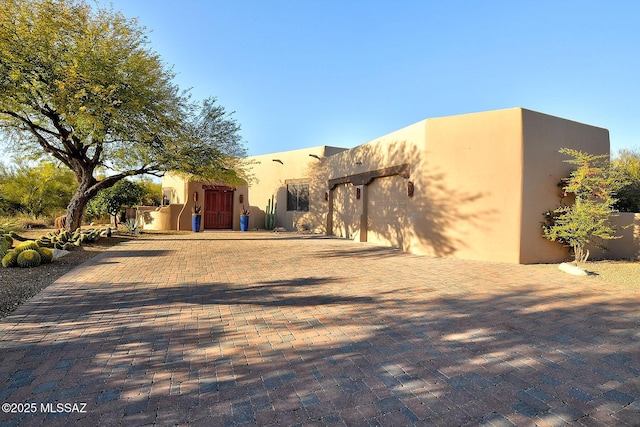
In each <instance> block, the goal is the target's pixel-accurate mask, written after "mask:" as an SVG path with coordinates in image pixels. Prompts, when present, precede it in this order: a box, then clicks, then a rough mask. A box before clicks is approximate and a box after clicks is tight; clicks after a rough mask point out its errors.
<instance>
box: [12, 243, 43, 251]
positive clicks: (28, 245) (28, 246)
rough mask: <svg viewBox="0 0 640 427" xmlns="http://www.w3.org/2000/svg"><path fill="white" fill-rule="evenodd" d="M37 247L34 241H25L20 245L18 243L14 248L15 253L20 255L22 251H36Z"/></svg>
mask: <svg viewBox="0 0 640 427" xmlns="http://www.w3.org/2000/svg"><path fill="white" fill-rule="evenodd" d="M38 248H39V246H38V244H37V243H36V242H35V240H25V241H24V242H22V243H19V244H18V245H17V246H16V247H15V249H14V250H15V251H16V252H17V253H20V252H22V251H26V250H28V249H33V250H36V251H37V250H38Z"/></svg>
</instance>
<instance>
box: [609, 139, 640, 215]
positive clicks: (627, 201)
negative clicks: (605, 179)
mask: <svg viewBox="0 0 640 427" xmlns="http://www.w3.org/2000/svg"><path fill="white" fill-rule="evenodd" d="M612 164H613V167H614V169H616V170H617V171H618V173H619V174H621V175H622V176H623V177H624V180H625V181H626V184H625V185H624V186H623V187H622V188H620V190H618V194H617V198H618V201H617V203H616V208H617V209H618V210H619V211H620V212H640V151H639V150H638V149H634V150H620V151H619V152H618V155H617V156H616V157H615V158H614V159H613V161H612Z"/></svg>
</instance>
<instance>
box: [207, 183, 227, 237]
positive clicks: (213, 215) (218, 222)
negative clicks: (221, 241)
mask: <svg viewBox="0 0 640 427" xmlns="http://www.w3.org/2000/svg"><path fill="white" fill-rule="evenodd" d="M232 227H233V191H232V190H206V191H205V192H204V228H205V229H209V230H224V229H231V228H232Z"/></svg>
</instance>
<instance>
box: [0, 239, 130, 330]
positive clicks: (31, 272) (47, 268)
mask: <svg viewBox="0 0 640 427" xmlns="http://www.w3.org/2000/svg"><path fill="white" fill-rule="evenodd" d="M48 231H50V230H46V229H45V230H37V231H35V230H34V231H24V232H18V234H19V235H21V236H23V237H27V238H36V237H39V236H42V235H43V234H46V233H47V232H48ZM129 239H131V237H129V236H126V237H124V236H115V237H111V238H106V237H104V238H100V239H98V240H97V241H96V242H93V243H87V244H85V245H83V246H81V247H79V248H75V249H74V250H73V251H71V252H69V254H67V255H65V256H64V257H62V258H59V259H57V260H55V261H54V262H52V263H51V264H47V265H41V266H39V267H36V268H17V267H12V268H3V267H2V266H0V318H2V317H5V316H6V315H7V314H9V313H11V312H12V311H13V310H15V309H16V307H18V305H20V304H22V303H23V302H24V301H26V300H28V299H29V298H31V297H32V296H34V295H36V294H37V293H38V292H40V291H41V290H42V289H44V288H46V287H47V286H49V285H50V284H51V283H53V282H55V281H56V279H58V278H59V277H61V276H63V275H64V274H65V273H67V272H68V271H70V270H72V269H74V268H75V267H77V266H78V265H80V264H82V263H83V262H85V261H86V260H88V259H89V258H92V257H94V256H96V255H98V254H99V253H100V252H102V251H104V250H106V249H108V248H109V247H111V246H114V245H117V244H118V243H120V242H122V241H125V240H129ZM14 245H15V243H14Z"/></svg>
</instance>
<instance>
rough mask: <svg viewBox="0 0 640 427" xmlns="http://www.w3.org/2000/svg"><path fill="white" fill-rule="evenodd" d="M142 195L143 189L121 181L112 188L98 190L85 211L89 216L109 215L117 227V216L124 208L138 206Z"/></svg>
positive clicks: (138, 185)
mask: <svg viewBox="0 0 640 427" xmlns="http://www.w3.org/2000/svg"><path fill="white" fill-rule="evenodd" d="M143 195H144V188H143V187H142V186H141V185H140V184H138V183H136V182H132V181H129V180H128V179H123V180H122V181H118V182H117V183H115V184H114V185H113V186H111V187H109V188H105V189H104V190H100V192H98V194H97V195H96V197H94V198H93V199H92V200H91V201H90V202H89V204H88V205H87V209H88V210H89V211H90V214H91V215H94V216H95V215H101V214H103V213H106V214H109V215H110V216H111V217H113V225H114V226H115V227H116V228H117V227H118V214H120V212H121V211H122V208H123V207H124V206H134V205H137V204H140V201H141V200H142V197H143Z"/></svg>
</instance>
